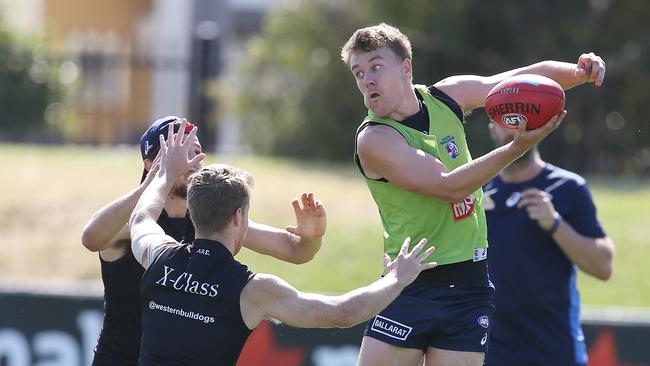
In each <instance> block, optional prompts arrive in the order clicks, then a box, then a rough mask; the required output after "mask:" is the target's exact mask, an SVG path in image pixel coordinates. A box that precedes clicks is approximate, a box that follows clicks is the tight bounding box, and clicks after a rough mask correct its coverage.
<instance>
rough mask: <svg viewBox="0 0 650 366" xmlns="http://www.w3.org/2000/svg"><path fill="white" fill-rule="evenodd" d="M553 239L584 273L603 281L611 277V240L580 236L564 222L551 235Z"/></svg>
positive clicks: (612, 249)
mask: <svg viewBox="0 0 650 366" xmlns="http://www.w3.org/2000/svg"><path fill="white" fill-rule="evenodd" d="M553 239H554V240H555V242H556V243H557V245H558V246H559V247H560V249H562V251H563V252H564V254H566V256H567V257H568V258H569V259H570V260H571V261H572V262H573V263H575V264H577V265H578V267H580V269H581V270H583V271H584V272H586V273H588V274H590V275H592V276H594V277H596V278H599V279H601V280H603V281H606V280H608V279H609V278H610V277H611V275H612V259H613V256H614V245H613V243H612V241H611V239H609V238H607V237H604V238H589V237H586V236H583V235H580V234H579V233H577V232H576V231H575V230H574V229H573V228H572V227H571V225H569V224H568V223H566V222H564V221H563V222H561V223H560V226H559V227H558V228H557V230H556V231H555V232H554V233H553Z"/></svg>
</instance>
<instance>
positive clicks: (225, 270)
mask: <svg viewBox="0 0 650 366" xmlns="http://www.w3.org/2000/svg"><path fill="white" fill-rule="evenodd" d="M254 275H255V274H254V273H253V272H251V271H250V270H249V269H248V267H246V266H245V265H243V264H241V263H239V262H237V261H236V260H235V258H234V257H233V255H232V253H231V252H230V251H229V250H228V249H227V248H226V247H225V246H223V245H222V244H221V243H219V242H216V241H212V240H205V239H196V240H195V241H194V243H193V244H191V245H188V244H183V245H178V246H170V247H169V248H167V249H165V251H163V252H162V253H161V254H160V255H159V256H158V258H156V259H155V261H154V262H153V263H152V264H151V266H150V267H149V268H148V269H147V270H146V271H145V274H144V276H143V277H142V289H141V290H142V330H143V332H142V347H141V349H140V365H142V366H148V365H219V366H226V365H235V363H236V362H237V359H238V358H239V354H240V353H241V350H242V348H243V347H244V344H245V343H246V339H247V338H248V336H249V335H250V333H251V330H250V329H248V327H247V326H246V324H244V320H243V318H242V314H241V309H240V295H241V292H242V290H243V288H244V286H246V284H247V283H248V281H250V279H251V278H253V276H254Z"/></svg>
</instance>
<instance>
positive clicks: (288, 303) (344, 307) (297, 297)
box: [240, 238, 436, 329]
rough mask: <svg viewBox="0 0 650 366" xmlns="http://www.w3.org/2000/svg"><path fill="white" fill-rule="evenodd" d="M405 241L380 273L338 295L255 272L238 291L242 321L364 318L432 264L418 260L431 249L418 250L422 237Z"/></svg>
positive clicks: (323, 323) (348, 321) (302, 323)
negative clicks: (306, 290)
mask: <svg viewBox="0 0 650 366" xmlns="http://www.w3.org/2000/svg"><path fill="white" fill-rule="evenodd" d="M409 244H410V239H409V238H407V239H406V240H405V241H404V244H403V245H402V249H401V251H400V254H399V255H398V256H397V258H396V259H395V260H394V261H392V262H390V260H389V261H388V265H387V271H386V275H385V276H384V277H382V278H381V279H379V280H377V281H375V282H373V283H372V284H370V285H368V286H365V287H362V288H359V289H356V290H352V291H350V292H348V293H346V294H343V295H340V296H325V295H319V294H312V293H303V292H300V291H298V290H296V289H295V288H293V287H292V286H291V285H289V284H288V283H287V282H285V281H283V280H282V279H280V278H278V277H276V276H272V275H263V274H258V275H257V276H255V277H254V278H253V279H252V280H251V281H250V282H249V283H248V284H247V285H246V287H244V290H243V291H242V296H241V300H240V304H241V309H242V315H243V317H244V322H245V323H246V325H247V326H248V327H249V328H250V329H253V328H254V327H256V326H257V324H259V322H260V321H262V319H264V318H270V319H277V320H280V321H282V322H285V323H286V324H289V325H291V326H295V327H302V328H331V327H340V328H347V327H351V326H353V325H355V324H358V323H361V322H362V321H365V320H368V319H370V318H371V317H372V316H374V315H376V314H377V313H379V312H380V311H381V310H383V309H384V308H385V307H386V306H388V304H390V303H391V302H392V301H393V300H395V298H396V297H397V296H398V295H399V294H400V293H401V292H402V290H403V289H404V287H406V286H407V285H408V284H410V283H411V282H413V281H414V280H415V278H416V277H417V276H418V274H420V272H421V271H423V270H426V269H430V268H433V267H435V266H436V263H422V261H424V260H425V259H426V258H427V257H428V256H430V255H431V254H432V253H433V250H434V249H435V248H434V247H430V248H429V249H427V250H424V251H422V249H423V248H424V246H425V244H426V240H425V239H423V240H421V241H420V242H419V243H418V244H417V245H416V246H415V247H414V248H413V250H412V251H411V252H408V246H409Z"/></svg>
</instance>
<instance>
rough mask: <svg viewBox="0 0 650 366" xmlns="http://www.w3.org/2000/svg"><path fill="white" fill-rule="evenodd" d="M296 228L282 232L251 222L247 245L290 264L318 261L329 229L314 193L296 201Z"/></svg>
mask: <svg viewBox="0 0 650 366" xmlns="http://www.w3.org/2000/svg"><path fill="white" fill-rule="evenodd" d="M292 205H293V209H294V213H295V215H296V226H287V228H286V229H284V230H283V229H278V228H275V227H272V226H268V225H263V224H259V223H256V222H253V221H250V226H249V228H248V232H247V234H246V241H245V242H244V246H245V247H247V248H249V249H252V250H254V251H256V252H258V253H262V254H267V255H271V256H273V257H275V258H278V259H281V260H283V261H286V262H290V263H295V264H301V263H306V262H309V261H310V260H312V259H313V258H314V255H315V254H316V253H317V252H318V250H319V249H320V246H321V242H322V238H323V235H325V230H326V227H327V216H326V215H325V208H324V207H323V204H322V203H321V201H320V200H316V199H314V194H313V193H303V194H302V195H301V196H300V200H298V199H294V200H293V202H292Z"/></svg>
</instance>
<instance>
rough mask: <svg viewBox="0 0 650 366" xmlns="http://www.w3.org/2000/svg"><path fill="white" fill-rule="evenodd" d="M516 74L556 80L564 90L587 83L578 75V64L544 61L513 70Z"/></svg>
mask: <svg viewBox="0 0 650 366" xmlns="http://www.w3.org/2000/svg"><path fill="white" fill-rule="evenodd" d="M513 71H514V74H512V75H518V74H536V75H542V76H546V77H547V78H549V79H553V80H555V82H557V83H558V84H560V86H562V88H563V89H564V90H567V89H571V88H573V87H574V86H577V85H580V84H583V83H585V82H586V81H587V80H586V79H585V78H579V77H578V76H577V75H576V64H574V63H570V62H561V61H542V62H538V63H535V64H532V65H530V66H526V67H522V68H520V69H516V70H513ZM512 75H508V76H512Z"/></svg>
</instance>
